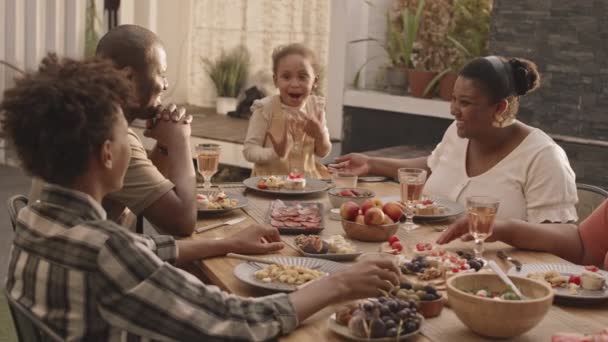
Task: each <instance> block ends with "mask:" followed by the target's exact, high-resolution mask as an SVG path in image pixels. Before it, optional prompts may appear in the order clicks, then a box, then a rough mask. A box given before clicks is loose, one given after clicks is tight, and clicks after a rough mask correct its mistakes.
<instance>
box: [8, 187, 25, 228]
mask: <svg viewBox="0 0 608 342" xmlns="http://www.w3.org/2000/svg"><path fill="white" fill-rule="evenodd" d="M19 203H21V204H22V207H25V206H26V205H27V203H28V199H27V197H25V196H24V195H15V196H12V197H10V198H9V199H8V201H7V203H6V206H7V208H8V215H9V217H10V219H11V225H12V226H13V231H15V229H17V214H18V213H19V210H20V209H21V208H20V207H19Z"/></svg>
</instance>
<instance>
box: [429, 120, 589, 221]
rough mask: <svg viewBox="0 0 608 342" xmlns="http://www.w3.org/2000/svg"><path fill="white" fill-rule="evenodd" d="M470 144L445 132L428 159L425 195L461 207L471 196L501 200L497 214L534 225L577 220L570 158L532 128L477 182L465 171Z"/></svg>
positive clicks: (452, 132)
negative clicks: (451, 202)
mask: <svg viewBox="0 0 608 342" xmlns="http://www.w3.org/2000/svg"><path fill="white" fill-rule="evenodd" d="M468 141H469V140H468V139H463V138H460V137H459V136H458V134H457V129H456V124H455V123H454V124H452V125H451V126H450V127H448V129H447V131H446V132H445V135H444V136H443V139H442V140H441V142H440V143H439V145H437V147H436V148H435V150H434V151H433V153H432V154H431V156H430V157H429V159H428V166H429V168H430V169H431V171H432V174H431V176H430V177H429V179H428V181H427V182H426V184H425V186H424V192H425V194H427V195H429V196H435V197H441V198H446V199H449V200H452V201H455V202H459V203H461V204H463V205H465V204H466V198H467V197H469V196H474V195H481V196H492V197H496V198H498V199H500V205H499V208H498V212H497V214H496V216H497V217H499V218H514V219H521V220H527V221H529V222H533V223H540V222H543V221H551V222H568V221H576V220H577V213H576V208H575V204H576V203H577V202H578V196H577V191H576V182H575V174H574V171H572V168H571V167H570V163H569V162H568V157H567V156H566V153H565V152H564V150H563V149H562V148H561V147H559V146H558V145H557V144H556V143H555V142H554V141H553V140H552V139H551V137H549V136H548V135H547V134H545V133H544V132H543V131H541V130H540V129H534V130H533V131H532V132H530V134H528V136H527V137H526V138H525V139H524V140H523V141H522V142H521V144H520V145H519V146H517V147H516V148H515V149H514V150H513V151H511V153H510V154H509V155H507V156H506V157H505V158H503V159H502V160H501V161H500V162H498V164H496V165H495V166H494V167H492V168H491V169H490V170H488V171H486V172H484V173H483V174H481V175H478V176H475V177H469V176H468V175H467V171H466V155H467V146H468Z"/></svg>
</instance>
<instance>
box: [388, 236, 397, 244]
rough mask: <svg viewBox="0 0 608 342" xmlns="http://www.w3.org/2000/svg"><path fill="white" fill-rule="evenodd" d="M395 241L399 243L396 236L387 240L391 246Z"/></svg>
mask: <svg viewBox="0 0 608 342" xmlns="http://www.w3.org/2000/svg"><path fill="white" fill-rule="evenodd" d="M395 241H399V237H398V236H397V235H391V236H389V238H388V243H389V244H391V245H392V244H393V242H395Z"/></svg>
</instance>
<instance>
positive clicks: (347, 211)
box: [340, 198, 403, 242]
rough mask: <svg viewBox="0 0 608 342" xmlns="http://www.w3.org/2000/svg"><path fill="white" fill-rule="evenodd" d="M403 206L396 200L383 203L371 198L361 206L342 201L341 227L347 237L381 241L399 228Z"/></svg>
mask: <svg viewBox="0 0 608 342" xmlns="http://www.w3.org/2000/svg"><path fill="white" fill-rule="evenodd" d="M402 210H403V207H402V206H401V204H400V203H398V202H389V203H386V204H383V203H382V201H381V200H380V199H378V198H371V199H368V200H366V201H365V202H363V204H362V205H361V206H359V205H358V204H357V203H355V202H353V201H348V202H345V203H342V205H341V206H340V216H341V217H342V228H343V229H344V232H345V233H346V235H347V236H348V237H350V238H351V239H354V240H359V241H368V242H383V241H387V240H388V238H389V237H391V236H392V235H394V234H395V232H397V229H399V218H400V217H401V213H402Z"/></svg>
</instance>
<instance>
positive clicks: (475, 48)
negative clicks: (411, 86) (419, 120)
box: [425, 0, 492, 101]
mask: <svg viewBox="0 0 608 342" xmlns="http://www.w3.org/2000/svg"><path fill="white" fill-rule="evenodd" d="M491 11H492V0H454V5H453V16H452V21H451V24H450V31H449V33H448V35H447V36H446V40H445V43H444V44H447V46H448V48H449V49H450V55H449V58H447V59H446V61H448V63H447V67H446V68H445V69H444V70H443V71H442V72H441V73H439V75H437V76H436V77H435V79H433V81H432V82H431V83H430V84H429V86H428V87H427V89H425V92H427V93H430V92H431V91H432V89H433V88H434V87H435V86H437V85H439V96H440V97H441V98H442V99H444V100H446V101H448V100H450V99H451V96H452V90H453V88H454V82H456V78H457V72H458V71H459V70H460V69H462V67H463V66H464V65H465V64H466V63H467V62H468V61H470V60H471V59H473V58H476V57H480V56H485V55H487V53H488V40H489V32H490V15H491Z"/></svg>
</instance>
